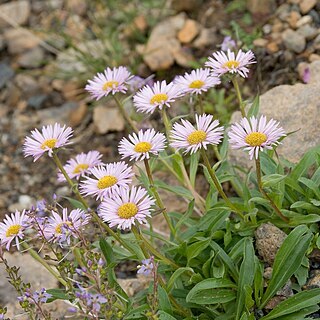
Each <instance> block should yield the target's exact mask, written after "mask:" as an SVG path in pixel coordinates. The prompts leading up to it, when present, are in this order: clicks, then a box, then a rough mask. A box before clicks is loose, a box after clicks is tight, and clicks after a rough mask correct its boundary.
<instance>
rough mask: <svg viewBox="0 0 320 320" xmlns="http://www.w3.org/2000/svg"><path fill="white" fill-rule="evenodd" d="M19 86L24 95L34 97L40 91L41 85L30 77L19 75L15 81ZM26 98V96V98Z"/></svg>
mask: <svg viewBox="0 0 320 320" xmlns="http://www.w3.org/2000/svg"><path fill="white" fill-rule="evenodd" d="M14 81H15V83H16V84H17V86H18V87H19V88H20V90H21V91H22V92H23V93H24V95H26V94H27V95H32V94H35V93H37V92H39V90H40V85H39V83H38V82H37V81H36V80H35V79H34V77H31V76H30V75H27V74H23V73H19V74H17V76H16V77H15V79H14ZM24 97H25V96H24Z"/></svg>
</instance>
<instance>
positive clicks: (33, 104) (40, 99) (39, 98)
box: [27, 94, 48, 109]
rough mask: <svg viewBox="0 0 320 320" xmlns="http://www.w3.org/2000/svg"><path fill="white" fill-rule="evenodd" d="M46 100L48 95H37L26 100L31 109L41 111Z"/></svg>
mask: <svg viewBox="0 0 320 320" xmlns="http://www.w3.org/2000/svg"><path fill="white" fill-rule="evenodd" d="M47 99H48V95H46V94H37V95H35V96H32V97H30V98H29V99H28V102H27V105H28V107H30V108H33V109H41V108H42V106H43V104H44V103H45V102H46V100H47Z"/></svg>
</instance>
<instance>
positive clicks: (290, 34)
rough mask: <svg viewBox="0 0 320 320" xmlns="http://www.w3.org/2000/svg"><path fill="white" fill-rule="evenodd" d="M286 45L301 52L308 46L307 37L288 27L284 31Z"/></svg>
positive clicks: (283, 37) (283, 36)
mask: <svg viewBox="0 0 320 320" xmlns="http://www.w3.org/2000/svg"><path fill="white" fill-rule="evenodd" d="M282 40H283V42H284V45H285V46H286V47H287V48H288V49H289V50H292V51H294V52H296V53H300V52H302V51H303V50H304V48H305V47H306V39H305V38H304V37H303V36H302V35H301V34H300V33H298V32H296V31H293V30H291V29H287V30H285V31H284V32H283V33H282Z"/></svg>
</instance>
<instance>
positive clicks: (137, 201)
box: [98, 186, 155, 230]
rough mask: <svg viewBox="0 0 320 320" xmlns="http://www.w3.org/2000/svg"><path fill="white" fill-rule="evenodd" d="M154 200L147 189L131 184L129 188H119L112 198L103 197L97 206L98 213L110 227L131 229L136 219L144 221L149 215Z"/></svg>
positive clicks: (139, 221)
mask: <svg viewBox="0 0 320 320" xmlns="http://www.w3.org/2000/svg"><path fill="white" fill-rule="evenodd" d="M154 203H155V200H154V199H153V198H151V197H150V196H148V194H147V191H146V190H145V189H143V188H141V187H135V186H133V187H132V188H131V190H130V189H124V188H121V189H119V192H118V193H117V194H116V195H115V196H114V197H113V198H107V199H105V200H104V201H103V202H102V203H101V205H100V207H99V211H98V212H99V215H100V217H101V218H102V220H103V221H105V222H108V223H109V224H110V227H114V226H117V227H118V229H122V230H125V229H131V226H132V225H133V224H135V223H136V221H137V222H138V223H139V224H141V223H146V222H147V220H146V217H150V216H151V212H150V208H151V206H152V205H154Z"/></svg>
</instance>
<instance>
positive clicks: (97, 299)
mask: <svg viewBox="0 0 320 320" xmlns="http://www.w3.org/2000/svg"><path fill="white" fill-rule="evenodd" d="M107 301H108V300H107V298H106V297H105V296H103V295H102V294H93V295H92V296H91V303H92V311H93V312H96V313H97V312H99V311H100V308H101V304H103V303H106V302H107Z"/></svg>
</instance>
